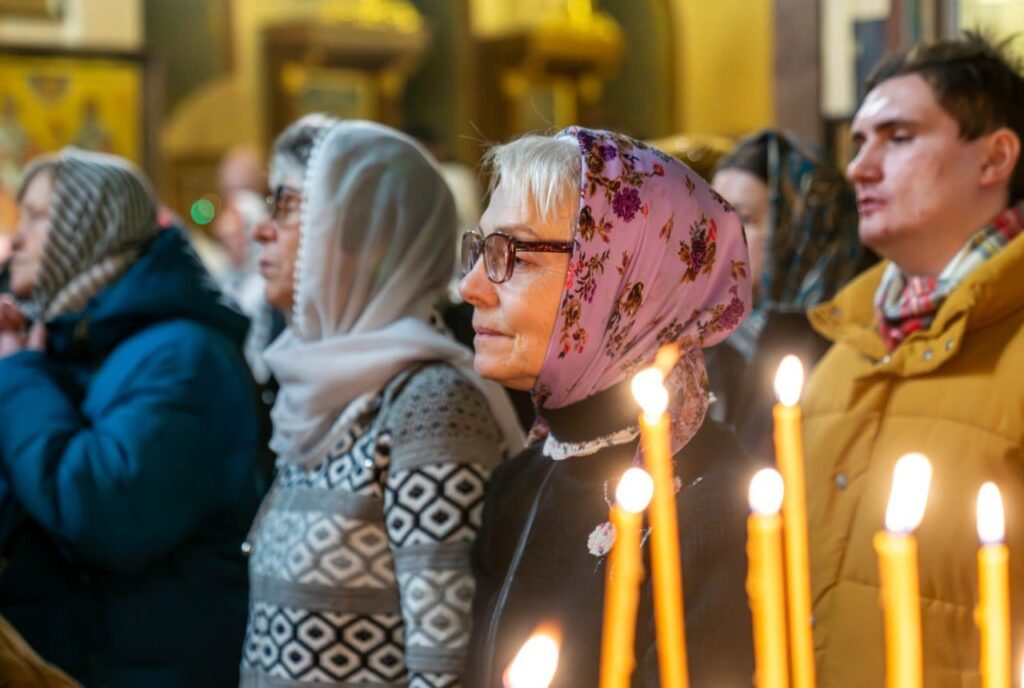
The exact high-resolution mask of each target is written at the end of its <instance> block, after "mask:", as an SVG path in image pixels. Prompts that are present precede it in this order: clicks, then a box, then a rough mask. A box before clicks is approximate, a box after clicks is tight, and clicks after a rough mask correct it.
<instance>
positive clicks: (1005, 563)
mask: <svg viewBox="0 0 1024 688" xmlns="http://www.w3.org/2000/svg"><path fill="white" fill-rule="evenodd" d="M1005 534H1006V523H1005V517H1004V514H1003V498H1002V495H1001V494H1000V493H999V488H998V487H996V486H995V485H994V484H993V483H985V484H984V485H982V486H981V490H980V491H979V492H978V538H979V539H980V540H981V548H980V549H979V550H978V608H977V610H976V611H975V620H976V622H977V624H978V628H979V629H980V630H981V685H982V688H1010V583H1009V580H1010V573H1009V562H1010V555H1009V551H1008V550H1007V547H1006V544H1005V543H1004V539H1005Z"/></svg>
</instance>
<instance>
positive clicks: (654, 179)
mask: <svg viewBox="0 0 1024 688" xmlns="http://www.w3.org/2000/svg"><path fill="white" fill-rule="evenodd" d="M557 137H559V138H561V137H572V138H574V139H575V140H576V141H577V142H578V143H579V148H580V154H581V155H582V156H583V180H582V186H581V188H580V210H579V218H578V224H577V227H576V235H575V237H574V240H573V250H572V256H571V259H570V263H569V271H568V274H567V275H566V280H565V289H564V292H563V294H562V299H561V303H560V306H559V311H558V319H557V320H556V321H555V328H554V331H553V332H552V336H551V343H550V344H549V346H548V351H547V355H546V358H545V360H544V365H543V367H542V369H541V372H540V376H539V377H538V379H537V384H536V386H535V387H534V399H535V401H536V404H537V406H538V408H539V409H541V413H542V414H543V409H544V408H549V409H557V408H562V407H565V406H568V405H570V404H573V403H575V402H578V401H582V400H583V399H586V398H588V397H590V396H592V395H594V394H597V393H598V392H601V391H603V390H606V389H608V388H609V387H612V386H613V385H615V384H617V383H619V382H621V381H622V380H623V379H625V378H626V377H627V376H629V375H631V374H633V373H635V372H636V371H638V370H640V369H641V368H643V367H646V366H648V365H651V364H652V363H653V361H654V357H655V354H656V353H657V351H658V348H659V347H661V346H662V345H664V344H668V343H671V342H678V343H679V344H680V348H681V352H682V355H681V356H680V359H679V363H678V364H677V365H676V367H675V368H674V369H673V370H672V372H671V373H670V374H669V375H668V376H667V378H666V384H667V386H668V387H669V390H670V392H671V394H672V402H671V404H670V407H669V413H670V414H671V416H672V427H673V435H674V438H673V439H674V442H673V444H674V447H673V449H679V448H680V447H682V446H683V445H685V444H686V442H688V441H689V440H690V438H691V437H692V436H693V435H694V434H695V433H696V432H697V430H698V429H699V428H700V426H701V424H702V423H703V422H704V415H705V413H706V411H707V407H708V403H709V399H708V386H707V372H706V370H705V368H704V356H703V353H702V352H701V347H708V346H711V345H713V344H717V343H718V342H720V341H722V340H723V339H725V338H726V336H728V335H729V333H730V332H732V331H733V330H734V329H735V328H736V327H737V326H738V325H739V324H740V322H741V321H742V320H743V318H744V317H745V316H746V315H748V314H749V313H750V307H751V293H750V290H751V283H750V276H749V270H748V266H747V260H748V258H747V245H746V238H745V236H744V234H743V226H742V224H741V223H740V220H739V217H738V216H737V215H736V213H735V211H734V210H733V209H732V207H731V206H729V204H728V203H726V202H725V200H724V199H722V197H721V196H719V195H718V194H717V193H716V192H715V191H714V190H713V189H712V188H711V187H710V186H708V184H707V183H705V182H704V181H703V180H702V179H701V178H700V177H699V176H698V175H697V174H696V173H694V172H693V171H692V170H690V169H689V168H688V167H686V166H685V165H683V164H682V163H681V162H679V161H678V160H676V159H675V158H673V157H671V156H669V155H666V154H665V153H662V152H661V151H659V150H657V149H655V148H651V147H650V146H648V145H646V144H644V143H641V142H640V141H635V140H633V139H630V138H628V137H626V136H622V135H621V134H615V133H611V132H606V131H594V130H589V129H582V128H579V127H572V128H569V129H566V130H564V131H562V132H560V133H559V134H558V135H557Z"/></svg>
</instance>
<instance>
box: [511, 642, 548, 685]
mask: <svg viewBox="0 0 1024 688" xmlns="http://www.w3.org/2000/svg"><path fill="white" fill-rule="evenodd" d="M557 670H558V640H557V639H556V638H555V637H554V636H553V635H552V634H551V633H548V632H545V631H539V632H537V633H534V634H533V635H532V636H530V639H529V640H527V641H526V642H525V643H523V647H522V648H520V650H519V652H518V654H516V658H515V659H513V660H512V663H511V664H509V666H508V669H507V670H506V671H505V680H504V684H505V688H548V686H550V685H551V681H552V680H554V678H555V671H557Z"/></svg>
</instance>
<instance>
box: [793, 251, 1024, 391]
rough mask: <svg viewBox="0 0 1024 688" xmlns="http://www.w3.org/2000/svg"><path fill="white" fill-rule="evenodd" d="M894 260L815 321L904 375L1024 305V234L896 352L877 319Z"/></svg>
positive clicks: (932, 364)
mask: <svg viewBox="0 0 1024 688" xmlns="http://www.w3.org/2000/svg"><path fill="white" fill-rule="evenodd" d="M888 264H889V263H888V261H885V262H883V263H881V264H879V265H876V266H875V267H873V268H871V269H870V270H868V271H867V272H865V273H863V274H862V275H860V276H859V277H857V278H856V279H854V280H853V281H852V282H851V283H850V284H848V285H847V286H846V288H845V289H843V290H842V291H841V292H840V293H839V294H838V295H836V297H835V298H834V299H832V300H831V301H829V302H827V303H824V304H822V305H821V306H818V307H817V308H815V309H813V310H812V311H811V312H810V314H809V318H810V322H811V325H812V326H813V327H814V329H815V330H817V331H818V332H819V333H820V334H821V335H822V336H823V337H825V338H826V339H829V340H830V341H833V342H842V343H844V344H847V345H849V346H851V347H853V348H854V349H856V350H857V351H859V352H860V353H862V354H863V355H864V356H866V357H868V358H870V359H871V360H873V361H875V362H876V363H878V365H879V366H881V367H885V368H891V369H892V372H894V373H897V374H904V375H914V374H922V373H927V372H930V371H932V370H935V369H936V368H938V367H939V366H941V365H942V364H943V363H944V362H945V361H947V360H949V359H950V358H952V357H953V356H955V355H956V353H957V352H958V351H959V349H960V345H961V340H962V338H963V335H964V334H965V333H967V332H970V331H973V330H977V329H979V328H981V327H984V326H986V325H990V324H992V323H994V322H998V321H999V320H1002V319H1003V318H1006V317H1008V316H1009V315H1010V314H1012V313H1014V312H1015V311H1017V310H1019V309H1021V308H1024V280H1021V279H1020V271H1021V270H1022V269H1024V235H1021V236H1018V237H1017V238H1015V239H1013V240H1012V241H1010V243H1008V244H1007V245H1006V247H1005V248H1004V249H1003V250H1002V251H1000V252H999V253H998V254H997V255H995V256H993V257H992V258H990V259H989V260H987V261H985V263H983V264H982V265H981V266H979V267H978V268H977V269H976V270H975V271H974V272H973V273H971V274H970V275H969V276H968V277H967V278H966V279H965V280H964V281H963V282H962V283H961V284H960V285H959V286H957V287H956V288H955V289H954V290H953V291H952V292H951V293H950V295H949V296H948V297H947V298H946V300H945V302H944V303H943V304H942V306H941V307H940V308H939V310H938V312H937V313H936V315H935V320H934V321H933V322H932V324H931V325H930V326H929V327H928V328H926V329H923V330H920V331H918V332H915V333H913V334H911V335H910V336H909V337H907V339H906V340H905V341H904V342H903V343H902V344H900V346H899V347H897V348H896V350H895V351H893V352H892V353H891V354H889V353H888V352H887V351H886V348H885V344H884V343H883V341H882V337H881V335H880V334H879V333H878V325H877V323H876V321H875V310H874V296H875V292H876V291H877V290H878V285H879V283H880V282H881V279H882V274H883V273H884V271H885V268H886V266H887V265H888Z"/></svg>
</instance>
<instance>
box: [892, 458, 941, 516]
mask: <svg viewBox="0 0 1024 688" xmlns="http://www.w3.org/2000/svg"><path fill="white" fill-rule="evenodd" d="M931 480H932V465H931V463H930V462H929V461H928V458H927V457H926V456H925V455H924V454H906V455H904V456H902V457H900V459H899V461H897V462H896V467H895V468H894V469H893V475H892V492H891V493H890V494H889V506H888V508H887V509H886V511H885V529H886V530H888V531H889V532H890V533H899V534H903V535H906V534H909V533H912V532H914V530H916V529H917V527H918V526H919V525H920V524H921V520H922V519H923V518H924V509H925V506H926V505H927V503H928V490H929V487H930V486H931Z"/></svg>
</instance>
